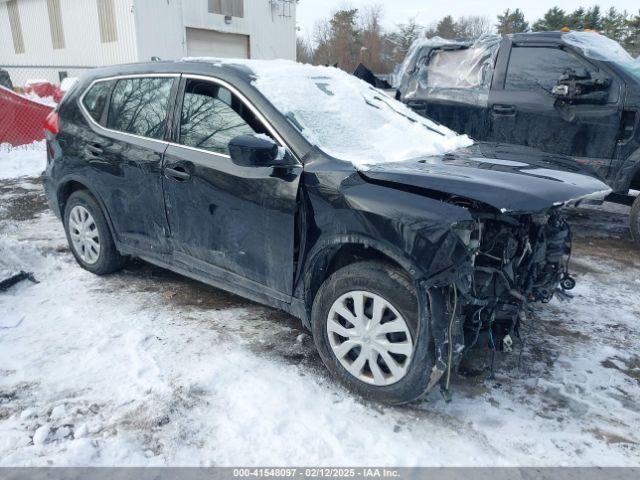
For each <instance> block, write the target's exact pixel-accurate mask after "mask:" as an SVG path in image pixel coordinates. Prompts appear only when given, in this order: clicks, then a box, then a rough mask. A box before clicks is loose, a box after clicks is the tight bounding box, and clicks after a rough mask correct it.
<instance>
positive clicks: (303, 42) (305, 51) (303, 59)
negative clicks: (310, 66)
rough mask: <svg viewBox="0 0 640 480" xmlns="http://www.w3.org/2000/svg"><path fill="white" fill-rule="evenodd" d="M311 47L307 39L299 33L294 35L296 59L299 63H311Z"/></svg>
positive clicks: (312, 52)
mask: <svg viewBox="0 0 640 480" xmlns="http://www.w3.org/2000/svg"><path fill="white" fill-rule="evenodd" d="M313 54H314V51H313V47H312V46H311V44H310V42H309V40H307V39H305V38H304V37H302V36H301V35H298V36H297V37H296V60H297V61H298V62H300V63H313Z"/></svg>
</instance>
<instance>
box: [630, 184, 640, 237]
mask: <svg viewBox="0 0 640 480" xmlns="http://www.w3.org/2000/svg"><path fill="white" fill-rule="evenodd" d="M629 217H630V220H631V237H632V238H633V239H634V240H635V241H636V243H637V244H638V245H640V195H638V196H637V197H636V199H635V201H634V202H633V205H632V206H631V213H630V215H629Z"/></svg>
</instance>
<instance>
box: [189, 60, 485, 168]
mask: <svg viewBox="0 0 640 480" xmlns="http://www.w3.org/2000/svg"><path fill="white" fill-rule="evenodd" d="M185 60H188V61H205V62H211V63H213V64H215V65H219V66H231V65H242V66H246V67H247V68H248V69H249V70H251V71H252V72H253V73H254V75H255V79H254V80H253V81H252V84H253V85H254V86H255V87H256V88H257V89H258V90H259V91H260V92H261V93H262V94H263V95H264V96H265V97H266V98H267V99H268V100H269V101H270V102H271V103H272V104H273V105H274V106H275V107H276V108H277V109H278V110H280V111H281V112H282V113H283V114H284V115H285V116H286V117H287V118H288V119H289V121H290V122H291V123H292V124H293V125H294V126H295V127H296V128H298V130H300V132H301V133H302V135H303V136H304V137H305V138H306V139H307V140H308V141H309V142H310V143H311V144H314V145H316V146H318V148H320V149H321V150H323V151H324V152H325V153H327V154H329V155H331V156H333V157H336V158H339V159H343V160H348V161H351V162H352V163H353V164H354V165H355V166H356V167H360V168H362V167H365V166H366V165H371V164H379V163H386V162H398V161H403V160H408V159H411V158H417V157H424V156H431V155H442V154H444V153H446V152H450V151H453V150H457V149H459V148H463V147H466V146H469V145H472V144H473V141H472V140H471V139H470V138H469V137H467V136H466V135H458V134H457V133H455V132H453V131H452V130H449V129H448V128H446V127H444V126H442V125H439V124H437V123H435V122H433V121H431V120H429V119H426V118H424V117H422V116H420V115H418V114H417V113H415V112H413V111H412V110H410V109H409V108H407V107H406V106H405V105H404V104H402V103H400V102H398V101H396V100H394V99H392V98H390V97H389V96H387V95H386V94H385V93H384V92H382V91H381V90H378V89H375V88H373V87H372V86H371V85H369V84H367V83H366V82H363V81H362V80H360V79H358V78H356V77H354V76H352V75H349V74H348V73H346V72H344V71H342V70H340V69H338V68H334V67H319V66H312V65H304V64H300V63H296V62H292V61H288V60H235V59H234V60H230V59H212V58H188V59H185Z"/></svg>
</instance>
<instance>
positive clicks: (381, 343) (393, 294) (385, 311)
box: [312, 262, 433, 404]
mask: <svg viewBox="0 0 640 480" xmlns="http://www.w3.org/2000/svg"><path fill="white" fill-rule="evenodd" d="M312 316H313V336H314V340H315V343H316V347H317V348H318V351H319V352H320V357H321V358H322V361H323V363H324V364H325V365H326V367H327V368H328V369H329V371H331V373H332V374H333V375H334V376H336V377H337V378H338V380H340V381H341V382H342V383H343V384H344V385H346V386H347V387H348V388H349V389H351V390H352V391H354V392H356V393H358V394H360V395H362V396H363V397H365V398H368V399H371V400H376V401H381V402H384V403H390V404H399V403H406V402H410V401H412V400H415V399H417V398H418V397H419V396H420V395H421V394H422V393H424V391H425V389H426V387H427V384H428V380H429V375H430V373H431V367H432V365H433V360H432V354H431V353H430V351H429V345H430V341H429V332H428V328H427V325H420V318H419V317H420V316H419V315H418V301H417V298H416V293H415V290H414V287H413V284H412V282H411V280H410V279H409V278H408V277H407V276H406V275H405V274H404V273H403V272H402V271H401V270H399V269H397V268H395V267H392V266H390V265H387V264H384V263H382V262H359V263H355V264H352V265H349V266H347V267H344V268H342V269H340V270H338V271H337V272H335V273H334V274H333V275H331V276H330V277H329V278H328V279H327V280H326V281H325V283H324V284H323V285H322V287H321V288H320V290H319V291H318V294H317V295H316V298H315V301H314V304H313V311H312Z"/></svg>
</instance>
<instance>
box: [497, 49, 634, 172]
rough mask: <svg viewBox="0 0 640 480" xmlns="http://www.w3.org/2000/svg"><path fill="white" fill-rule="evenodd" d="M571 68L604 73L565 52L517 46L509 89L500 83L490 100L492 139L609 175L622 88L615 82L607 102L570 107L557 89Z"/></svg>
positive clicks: (507, 79) (508, 78)
mask: <svg viewBox="0 0 640 480" xmlns="http://www.w3.org/2000/svg"><path fill="white" fill-rule="evenodd" d="M568 70H572V71H574V72H586V73H587V74H589V75H590V76H592V77H595V76H602V75H603V72H600V71H599V69H598V68H597V67H596V66H594V65H592V64H591V63H589V62H587V61H586V60H585V59H583V58H580V57H578V56H577V55H575V54H573V53H572V52H570V51H567V50H564V49H561V48H557V47H543V46H537V47H534V46H514V47H513V48H512V49H511V55H510V57H509V64H508V67H507V71H506V76H505V81H504V85H495V84H494V85H493V87H492V90H491V94H490V97H489V106H490V115H491V134H490V137H489V138H490V140H493V141H497V142H505V143H515V144H519V145H526V146H529V147H534V148H537V149H540V150H543V151H546V152H550V153H557V154H561V155H570V156H573V157H576V158H577V160H578V161H581V162H582V163H586V164H588V165H590V166H591V167H592V168H594V169H595V170H596V172H598V174H599V175H601V176H602V177H606V175H607V173H608V169H609V167H610V164H611V161H612V158H613V155H614V150H615V146H616V141H617V137H618V130H619V127H620V118H621V108H620V106H619V104H620V103H621V101H622V99H621V92H620V84H619V83H618V82H617V81H616V80H615V79H612V84H611V86H610V87H609V90H608V95H609V98H608V102H607V103H606V104H601V105H593V104H592V105H588V104H581V105H571V104H567V103H565V102H561V101H560V100H558V99H557V98H556V97H555V96H553V95H552V94H551V90H552V88H553V87H554V86H555V85H557V82H558V80H559V79H560V77H561V76H562V75H563V74H564V73H565V72H567V71H568Z"/></svg>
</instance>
